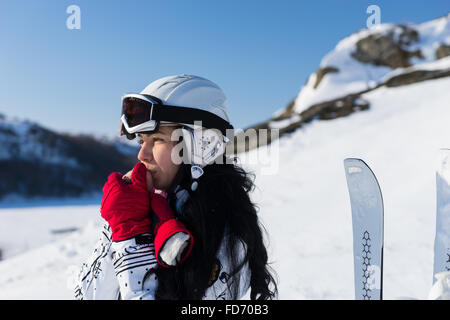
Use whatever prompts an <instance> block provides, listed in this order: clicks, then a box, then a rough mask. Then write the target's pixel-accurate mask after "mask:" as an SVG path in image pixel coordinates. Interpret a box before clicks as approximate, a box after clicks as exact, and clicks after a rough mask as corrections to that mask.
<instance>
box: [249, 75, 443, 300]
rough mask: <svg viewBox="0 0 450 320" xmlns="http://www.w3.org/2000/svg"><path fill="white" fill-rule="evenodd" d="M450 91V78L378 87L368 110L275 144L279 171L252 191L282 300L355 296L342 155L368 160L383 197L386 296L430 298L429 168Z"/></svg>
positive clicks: (431, 193)
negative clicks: (259, 212)
mask: <svg viewBox="0 0 450 320" xmlns="http://www.w3.org/2000/svg"><path fill="white" fill-rule="evenodd" d="M448 88H450V78H446V79H441V80H431V81H427V82H423V83H418V84H414V85H410V86H404V87H400V88H395V89H387V88H381V89H379V90H376V91H373V92H371V93H370V94H367V95H365V96H364V98H365V99H367V100H369V101H370V103H371V104H372V106H373V108H371V111H366V112H361V113H357V114H354V115H351V116H350V117H349V118H341V119H336V120H333V121H331V122H325V121H321V122H315V123H314V124H312V125H311V126H309V127H307V128H305V129H304V130H298V131H296V132H295V133H294V134H292V135H291V136H290V137H289V138H282V139H281V141H280V168H279V172H278V174H277V175H276V176H263V175H258V177H257V181H256V182H257V185H258V186H259V189H260V191H257V192H255V194H254V199H255V201H256V202H257V203H259V204H260V206H261V213H262V216H263V219H264V222H265V225H266V227H267V229H268V232H269V234H270V235H271V236H272V237H271V238H272V252H273V256H272V257H273V260H274V262H275V264H274V267H275V269H277V270H278V272H279V275H280V278H281V281H280V292H281V298H293V299H298V298H300V299H302V298H304V299H330V298H332V299H335V298H345V299H352V298H353V284H352V281H353V269H352V267H353V266H352V234H351V219H350V218H351V208H350V204H349V195H348V192H347V189H346V180H345V174H344V169H343V160H344V159H345V158H346V157H360V158H362V159H364V160H365V161H366V162H367V163H368V164H369V165H370V166H371V167H372V169H373V170H374V172H375V174H377V176H378V180H379V182H380V185H381V189H382V191H383V194H384V203H385V264H384V266H385V273H384V284H385V288H384V296H385V298H387V299H392V298H396V297H402V296H403V297H404V296H409V297H415V298H426V297H427V293H428V291H429V289H430V287H431V284H432V270H433V241H434V232H435V225H434V222H435V207H436V205H435V201H436V200H435V168H436V165H435V162H436V157H437V155H438V152H437V151H438V149H439V148H441V147H448V146H449V145H450V126H449V125H448V119H449V116H450V109H449V107H450V103H449V101H450V93H449V90H448ZM254 152H256V151H254Z"/></svg>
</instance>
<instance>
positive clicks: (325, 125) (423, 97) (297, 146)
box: [0, 16, 450, 299]
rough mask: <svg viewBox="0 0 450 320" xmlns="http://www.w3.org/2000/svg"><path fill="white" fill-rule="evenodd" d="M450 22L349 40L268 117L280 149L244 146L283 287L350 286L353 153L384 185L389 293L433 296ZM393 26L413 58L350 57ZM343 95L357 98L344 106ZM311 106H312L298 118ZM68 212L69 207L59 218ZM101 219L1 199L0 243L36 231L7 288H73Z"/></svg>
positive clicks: (449, 97)
mask: <svg viewBox="0 0 450 320" xmlns="http://www.w3.org/2000/svg"><path fill="white" fill-rule="evenodd" d="M404 30H406V31H407V33H408V34H410V35H409V36H408V37H407V36H406V35H402V34H403V33H402V32H404ZM411 30H415V31H416V32H417V37H416V36H415V35H414V34H415V32H414V31H411ZM449 34H450V24H449V16H446V17H442V18H439V19H436V20H433V21H430V22H427V23H423V24H420V25H408V26H407V28H403V27H399V26H395V25H392V24H389V25H381V26H378V27H377V28H375V29H371V30H362V31H360V32H357V33H355V34H353V35H351V36H350V37H348V38H346V39H344V40H342V41H341V42H340V43H339V44H338V46H337V47H336V48H335V50H333V51H332V52H330V53H329V54H327V55H326V56H325V57H324V59H323V61H322V64H321V65H320V68H319V70H320V69H325V68H327V67H328V70H334V69H330V68H331V67H333V68H335V69H337V70H339V71H328V72H325V74H324V75H323V76H322V79H321V81H319V82H318V84H317V85H316V83H317V79H318V77H317V74H318V73H315V75H312V76H311V77H310V78H309V80H308V82H307V83H306V85H305V86H304V87H303V88H301V90H300V93H299V95H298V96H297V98H296V99H295V101H294V102H293V103H292V104H291V106H290V107H289V108H286V109H283V110H280V111H279V112H277V113H276V116H275V117H274V118H273V119H270V120H269V121H267V123H266V124H265V125H266V127H268V126H269V124H270V126H271V127H280V128H281V129H282V130H280V131H281V132H282V133H283V134H282V135H281V138H280V139H279V140H276V141H273V142H272V144H271V145H270V147H269V148H273V149H271V151H273V152H274V154H275V158H274V156H273V154H272V155H271V156H270V158H268V157H266V156H264V153H259V152H260V149H253V150H251V151H250V152H247V153H241V154H240V155H239V157H240V159H241V162H242V163H243V165H244V167H246V168H247V169H249V170H251V171H252V172H254V173H256V180H255V183H256V186H257V188H256V189H255V190H254V192H253V193H252V200H253V201H254V202H255V203H257V204H258V206H259V208H260V211H259V213H260V216H261V219H262V222H263V224H264V226H265V228H266V230H267V235H268V236H267V242H268V244H269V254H270V259H271V260H272V262H273V264H272V267H273V268H274V269H275V271H276V272H277V275H278V279H279V293H280V298H281V299H353V298H354V289H353V283H354V282H353V258H352V254H353V253H352V231H351V230H352V224H351V208H350V204H349V195H348V192H347V185H346V179H345V172H344V167H343V160H344V159H345V158H347V157H360V158H362V159H364V160H365V161H366V162H367V163H368V164H369V165H370V166H371V168H372V169H373V170H374V172H375V174H376V175H377V177H378V180H379V183H380V186H381V189H382V191H383V197H384V205H385V251H384V268H385V269H384V281H383V283H384V297H385V298H386V299H395V298H399V297H412V298H418V299H424V298H427V295H428V292H429V290H430V288H431V285H432V272H433V241H434V235H435V210H436V204H435V202H436V196H435V179H436V177H435V169H436V158H437V155H438V149H439V148H445V147H450V126H449V125H448V122H449V120H448V119H450V90H449V88H450V77H448V76H445V74H446V73H447V72H448V70H449V68H450V60H449V57H448V49H445V48H448V47H449V46H450V38H449ZM383 35H384V36H386V37H387V39H386V38H383V37H382V36H383ZM391 36H392V39H394V40H395V41H396V43H397V44H399V43H401V46H399V48H400V49H401V50H403V51H408V52H410V53H409V54H406V53H403V56H407V57H408V58H407V59H403V60H398V62H396V63H398V66H397V65H396V66H394V64H392V63H391V62H392V61H394V60H395V59H394V58H387V59H385V58H383V59H384V60H386V61H387V62H389V63H390V65H385V64H381V62H380V60H379V59H381V58H382V57H384V56H385V53H386V52H402V51H401V50H400V49H398V48H397V50H394V49H393V47H389V46H386V47H384V48H385V49H384V50H382V51H381V52H380V53H379V56H377V57H376V59H375V60H374V62H362V61H359V60H357V59H356V58H355V57H354V55H355V54H356V55H358V58H359V59H363V60H364V59H366V58H363V55H362V53H359V54H357V53H355V52H358V46H360V47H361V50H363V48H365V47H366V45H368V44H367V43H365V42H360V41H363V40H364V39H371V40H366V41H368V42H371V41H372V40H374V41H376V39H379V41H381V43H385V44H386V43H389V38H391ZM401 39H403V40H401ZM408 39H410V40H408ZM414 39H417V40H414ZM358 43H359V45H358ZM380 45H381V44H380ZM388 48H391V49H388ZM439 48H441V49H439ZM442 48H443V49H442ZM399 50H400V51H399ZM363 51H364V50H363ZM419 51H420V53H419ZM371 52H372V51H371ZM437 52H440V54H439V55H437ZM352 54H353V55H352ZM401 55H402V54H401ZM389 57H390V56H389ZM422 57H423V58H422ZM438 58H439V59H438ZM384 60H383V61H384ZM375 61H376V63H375ZM407 64H409V65H407ZM319 73H320V72H319ZM322 73H323V72H322ZM369 75H370V76H369ZM389 81H390V82H389ZM388 83H390V85H389V84H388ZM392 84H394V85H392ZM397 84H401V85H397ZM315 85H316V88H314V86H315ZM327 88H328V89H327ZM353 95H356V96H353ZM341 97H350V98H351V99H350V98H348V101H347V100H342V98H341ZM330 101H331V102H332V103H333V104H330V103H331V102H330ZM339 101H342V102H341V103H340V102H339ZM323 103H328V105H327V106H328V107H323V105H321V104H323ZM346 103H347V104H346ZM347 105H351V106H353V105H359V106H360V107H358V108H356V107H355V108H350V109H348V110H347V111H346V112H342V113H339V112H338V111H340V110H339V109H340V108H344V109H345V106H347ZM314 106H315V109H314ZM308 110H309V112H310V116H311V118H309V120H308V121H306V120H305V119H304V118H303V120H302V117H303V116H305V115H308V113H306V114H305V113H304V112H306V111H308ZM349 110H350V111H351V112H348V111H349ZM360 110H364V112H355V111H360ZM313 111H314V112H313ZM333 112H334V113H333ZM344 115H346V116H344ZM329 119H333V120H331V121H330V120H329ZM283 121H284V122H283ZM302 121H305V122H302ZM258 157H259V158H258ZM248 159H259V162H258V163H250V162H249V161H248ZM274 159H275V160H274ZM270 161H276V168H275V169H276V170H275V171H274V172H272V173H273V174H265V173H264V170H262V169H263V167H264V166H267V164H268V163H269V162H270ZM64 212H65V213H66V214H65V215H64V217H65V218H64V219H61V220H58V219H57V218H55V217H57V216H58V217H61V216H62V215H61V213H64ZM16 216H20V219H16V218H15V217H16ZM31 216H32V217H33V219H27V217H31ZM100 223H101V220H100V218H99V213H98V205H90V206H87V205H86V206H81V205H78V206H61V207H52V208H46V207H38V208H25V209H23V208H21V209H2V210H0V228H1V230H0V248H2V247H8V246H14V245H15V242H14V241H13V240H12V239H14V235H15V232H17V229H21V230H26V231H27V232H26V234H25V232H24V233H23V235H22V234H20V237H22V236H23V237H26V238H27V239H35V240H34V241H35V243H33V241H32V240H29V243H33V247H32V249H31V250H27V251H26V252H24V253H22V254H17V253H18V252H15V254H14V255H10V256H7V257H6V259H5V260H4V261H2V262H0V299H8V298H40V299H43V298H44V299H45V298H47V299H55V298H56V299H71V298H72V292H71V291H70V290H69V289H68V284H70V277H69V275H70V273H71V272H72V271H75V270H76V268H77V266H79V265H80V264H81V263H82V262H83V261H84V259H85V258H86V257H87V256H88V255H89V254H90V251H91V250H92V249H93V245H94V243H95V241H96V240H97V237H98V232H99V230H100V229H99V227H100ZM82 226H84V227H82ZM71 227H79V229H78V230H77V231H74V232H72V233H71V234H70V235H65V236H64V234H55V233H54V232H53V233H52V230H64V229H65V230H68V229H70V228H71ZM45 234H46V236H43V235H45ZM39 235H40V236H39ZM49 235H51V236H49ZM22 250H24V249H22ZM25 266H26V267H25Z"/></svg>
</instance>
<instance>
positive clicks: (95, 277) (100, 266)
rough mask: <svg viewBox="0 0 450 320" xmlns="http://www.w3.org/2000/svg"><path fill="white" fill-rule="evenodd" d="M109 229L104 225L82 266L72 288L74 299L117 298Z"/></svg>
mask: <svg viewBox="0 0 450 320" xmlns="http://www.w3.org/2000/svg"><path fill="white" fill-rule="evenodd" d="M111 244H112V242H111V228H110V227H109V226H108V224H105V225H104V226H103V228H102V230H101V235H100V238H99V240H98V241H97V243H96V245H95V247H94V251H93V252H92V254H91V256H90V257H89V258H88V260H87V261H86V262H85V263H83V264H82V266H81V269H80V271H79V273H78V277H77V278H76V280H75V281H76V284H75V287H74V295H75V299H78V300H111V299H117V298H118V296H119V284H118V282H117V279H116V276H115V274H114V267H113V263H112V254H111V250H110V249H111Z"/></svg>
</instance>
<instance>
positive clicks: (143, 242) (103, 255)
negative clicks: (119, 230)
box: [75, 223, 157, 300]
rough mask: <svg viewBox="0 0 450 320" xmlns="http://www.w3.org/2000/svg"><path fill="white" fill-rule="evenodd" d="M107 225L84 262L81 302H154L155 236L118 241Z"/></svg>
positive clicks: (77, 295)
mask: <svg viewBox="0 0 450 320" xmlns="http://www.w3.org/2000/svg"><path fill="white" fill-rule="evenodd" d="M111 235H112V232H111V228H110V227H109V225H108V224H107V223H106V224H105V225H104V226H103V229H102V233H101V237H100V239H99V241H98V242H97V244H96V246H95V248H94V251H93V253H92V255H91V257H90V258H89V259H88V260H87V262H86V263H83V265H82V267H81V270H80V272H79V275H78V278H77V283H76V286H75V298H76V299H78V300H116V299H124V300H131V299H147V300H153V299H154V295H155V291H156V288H157V280H156V277H155V274H154V272H153V271H154V269H155V268H156V267H157V262H156V259H155V250H154V245H153V237H152V236H151V234H144V235H139V236H137V237H135V238H131V239H128V240H124V241H120V242H114V241H112V238H111Z"/></svg>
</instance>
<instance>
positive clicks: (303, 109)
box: [250, 15, 450, 149]
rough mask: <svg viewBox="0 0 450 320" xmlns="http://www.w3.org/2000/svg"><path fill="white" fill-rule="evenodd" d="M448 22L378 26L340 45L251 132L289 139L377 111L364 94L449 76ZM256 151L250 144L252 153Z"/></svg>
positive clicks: (434, 21) (439, 19)
mask: <svg viewBox="0 0 450 320" xmlns="http://www.w3.org/2000/svg"><path fill="white" fill-rule="evenodd" d="M449 56H450V17H449V15H445V16H443V17H440V18H438V19H435V20H432V21H429V22H425V23H421V24H408V25H403V24H380V25H377V26H375V27H373V28H371V29H363V30H360V31H359V32H356V33H354V34H352V35H350V36H349V37H347V38H345V39H343V40H341V41H340V42H339V43H338V44H337V45H336V47H335V49H334V50H332V51H331V52H329V53H328V54H326V55H325V56H324V58H323V59H322V61H321V63H320V66H319V68H318V69H317V71H316V72H314V73H313V74H311V75H310V76H309V77H308V79H307V81H306V84H305V85H304V86H302V88H301V89H300V91H299V93H298V95H297V97H296V98H295V99H294V100H293V101H291V103H289V104H288V106H287V107H286V108H282V109H280V110H278V111H276V112H275V113H274V115H273V117H272V118H271V119H269V120H267V121H265V122H263V123H260V124H257V125H255V126H253V128H255V129H261V128H262V129H279V133H280V135H281V136H282V135H284V134H286V133H290V132H292V131H294V130H297V129H299V128H301V127H302V126H304V125H306V124H309V123H311V121H315V120H332V119H336V118H338V117H345V116H348V115H350V114H351V113H353V112H357V111H364V110H368V109H370V108H372V107H373V106H372V105H371V104H370V102H369V101H367V100H366V99H363V97H362V96H363V94H365V93H368V92H372V91H375V90H378V89H381V88H393V87H398V86H404V85H410V84H412V83H417V82H421V81H426V80H430V79H438V78H442V77H448V76H450V57H449ZM254 146H256V143H255V142H253V143H252V142H250V149H251V148H252V147H254Z"/></svg>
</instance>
